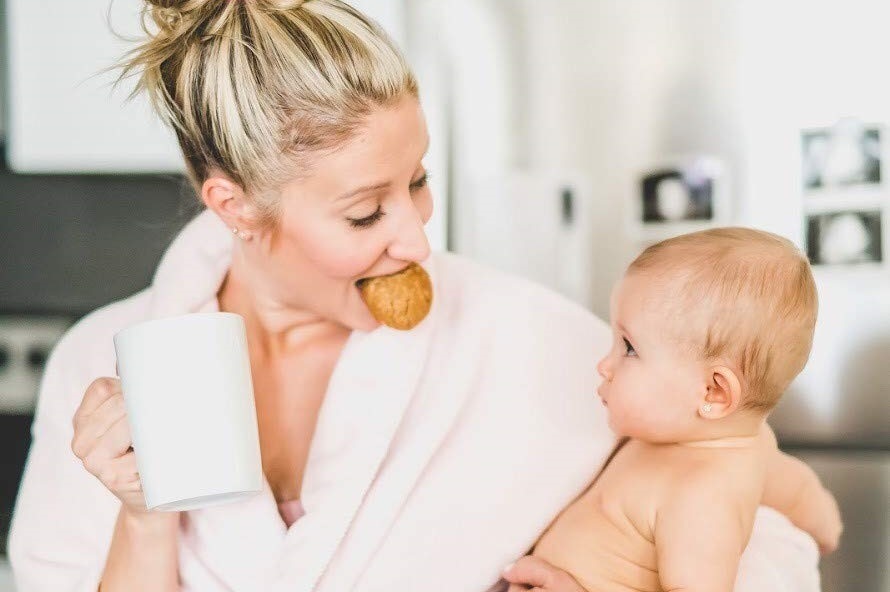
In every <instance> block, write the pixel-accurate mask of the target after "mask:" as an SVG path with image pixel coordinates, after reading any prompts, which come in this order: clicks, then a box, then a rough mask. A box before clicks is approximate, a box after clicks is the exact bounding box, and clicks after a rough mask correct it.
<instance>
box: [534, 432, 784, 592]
mask: <svg viewBox="0 0 890 592" xmlns="http://www.w3.org/2000/svg"><path fill="white" fill-rule="evenodd" d="M713 444H714V445H712V446H707V445H694V444H685V445H684V444H665V445H657V444H648V443H645V442H641V441H639V440H630V441H629V442H627V444H625V445H624V446H623V447H622V448H621V450H619V452H618V453H617V454H616V455H615V457H614V458H613V459H612V461H611V462H610V463H609V464H608V466H607V467H606V469H605V470H604V471H603V472H602V473H601V475H600V476H599V477H598V478H597V480H596V481H595V482H594V484H593V485H592V486H591V487H590V488H589V489H588V490H587V491H586V492H585V493H584V494H583V495H582V496H581V497H579V498H578V499H577V500H576V501H575V502H574V503H573V504H571V505H570V506H569V507H568V508H566V509H565V510H564V511H563V512H562V514H560V516H559V517H558V518H557V519H556V520H555V521H554V523H553V524H552V525H551V526H550V528H549V529H548V530H547V532H546V533H545V534H544V535H543V536H542V537H541V539H540V540H539V542H538V544H537V546H536V547H535V550H534V553H533V554H534V555H536V556H539V557H541V558H542V559H544V560H546V561H548V562H550V563H551V564H553V565H554V566H556V567H559V568H561V569H564V570H565V571H567V572H569V573H570V574H572V576H574V577H575V579H576V580H578V582H579V583H580V584H581V585H582V586H583V587H584V588H585V589H587V590H589V591H590V592H628V591H631V590H633V591H637V590H639V591H647V592H649V591H652V592H654V591H661V590H665V589H669V588H667V587H666V586H665V585H664V584H663V583H662V582H663V580H664V577H665V576H666V575H667V574H664V573H661V572H663V571H664V568H665V567H667V569H668V570H670V569H672V568H671V567H669V566H666V564H665V562H666V561H673V559H671V557H672V556H673V554H672V553H671V552H670V551H667V552H666V553H659V552H658V548H657V546H656V543H655V541H656V540H657V537H667V536H674V535H671V534H668V531H669V530H673V529H676V528H677V527H676V526H675V525H676V524H681V525H682V524H687V525H688V526H689V529H690V532H691V531H695V530H698V529H700V528H701V527H702V526H704V527H705V528H706V530H707V531H708V532H706V533H703V534H706V535H707V542H706V545H705V546H707V547H711V548H712V549H716V548H717V547H723V548H725V549H726V550H727V551H729V550H732V554H733V556H734V557H735V562H736V563H737V562H738V558H739V556H740V555H741V553H742V551H743V550H744V547H745V545H746V544H747V537H748V536H749V534H750V531H751V525H752V523H753V519H754V513H755V511H756V509H757V506H758V505H759V504H760V502H761V493H762V490H763V479H764V469H763V467H764V466H765V462H764V460H763V457H764V454H766V453H767V452H766V450H764V447H763V446H759V445H757V444H756V442H755V441H754V440H752V439H750V438H738V439H727V440H725V441H714V442H713ZM690 489H699V490H703V491H707V497H711V496H714V499H712V500H711V504H709V505H706V506H704V507H700V508H698V509H696V508H695V507H694V505H693V504H684V505H683V506H682V507H677V506H676V505H675V504H673V503H672V501H673V500H676V499H678V498H679V497H681V496H686V495H689V490H690ZM720 499H722V500H726V501H729V500H731V503H726V504H721V502H720ZM665 513H671V514H673V516H671V517H668V516H666V515H665ZM715 513H717V514H719V516H715V517H714V519H715V521H717V522H727V521H728V522H731V521H735V522H736V523H737V525H738V527H737V528H730V529H728V531H725V532H723V533H721V534H720V535H719V536H718V535H717V533H715V532H714V530H713V527H711V526H709V525H708V522H709V518H708V516H712V515H714V514H715ZM668 518H670V519H668ZM718 538H719V539H722V540H717V539H718ZM678 542H679V541H678ZM687 550H688V551H689V557H690V558H691V557H692V556H695V554H696V553H697V551H694V550H693V549H687ZM699 557H701V556H700V555H699ZM703 559H704V558H702V560H703ZM680 561H681V562H682V561H683V559H682V558H680ZM680 569H682V568H680ZM699 569H704V570H706V569H707V568H706V566H702V565H700V566H699ZM726 573H729V574H733V573H734V570H731V571H727V572H726ZM702 575H703V574H702ZM678 577H680V576H678ZM691 583H692V582H689V584H691ZM676 584H678V585H679V586H684V585H685V584H684V582H682V581H677V582H676ZM732 584H733V581H732V578H731V576H730V579H728V581H726V583H725V585H726V586H727V588H726V589H731V588H732Z"/></svg>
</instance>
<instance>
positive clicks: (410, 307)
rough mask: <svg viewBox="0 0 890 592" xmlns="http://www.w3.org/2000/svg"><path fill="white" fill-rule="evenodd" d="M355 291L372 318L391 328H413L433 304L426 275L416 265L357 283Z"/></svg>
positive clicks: (429, 283)
mask: <svg viewBox="0 0 890 592" xmlns="http://www.w3.org/2000/svg"><path fill="white" fill-rule="evenodd" d="M358 288H359V291H360V292H361V294H362V299H363V300H364V301H365V304H366V305H367V307H368V310H370V311H371V314H372V315H373V316H374V318H375V319H377V320H378V321H379V322H380V323H383V324H384V325H386V326H387V327H392V328H393V329H401V330H403V331H407V330H408V329H413V328H414V327H415V326H416V325H417V324H418V323H419V322H420V321H422V320H423V319H424V318H425V317H426V315H427V314H428V313H429V312H430V307H431V306H432V303H433V284H432V282H431V281H430V276H429V275H427V273H426V270H425V269H424V268H423V267H421V266H420V265H418V264H416V263H412V264H411V265H409V266H408V267H406V268H405V269H403V270H402V271H400V272H398V273H394V274H391V275H382V276H378V277H373V278H368V279H364V280H361V281H360V282H358Z"/></svg>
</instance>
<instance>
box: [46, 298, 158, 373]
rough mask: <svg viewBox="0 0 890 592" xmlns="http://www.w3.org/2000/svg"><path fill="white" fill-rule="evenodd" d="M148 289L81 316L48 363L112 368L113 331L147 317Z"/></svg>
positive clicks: (96, 368)
mask: <svg viewBox="0 0 890 592" xmlns="http://www.w3.org/2000/svg"><path fill="white" fill-rule="evenodd" d="M150 299H151V293H150V289H148V288H147V289H145V290H142V291H140V292H137V293H135V294H133V295H131V296H128V297H126V298H122V299H120V300H116V301H114V302H111V303H109V304H106V305H104V306H102V307H100V308H97V309H96V310H94V311H92V312H90V313H88V314H87V315H85V316H83V317H81V318H80V319H79V320H78V321H77V322H75V323H74V324H73V325H72V326H71V327H70V328H69V329H68V330H67V331H66V332H65V334H64V335H63V336H62V338H61V339H60V340H59V342H58V343H57V344H56V346H55V347H54V348H53V351H52V352H51V354H50V359H49V362H48V363H50V364H52V363H55V365H63V366H68V365H74V366H76V367H81V368H88V369H90V370H93V371H96V370H98V371H99V372H103V371H105V369H107V368H108V367H109V364H110V370H111V371H112V372H113V371H114V342H113V337H114V334H115V333H117V332H118V331H120V330H121V329H123V328H125V327H127V326H128V325H132V324H133V323H138V322H140V321H142V320H145V319H146V318H148V314H149V302H150Z"/></svg>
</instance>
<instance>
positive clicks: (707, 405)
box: [701, 403, 711, 415]
mask: <svg viewBox="0 0 890 592" xmlns="http://www.w3.org/2000/svg"><path fill="white" fill-rule="evenodd" d="M701 412H702V413H703V414H705V415H707V414H708V413H710V412H711V404H710V403H705V404H704V405H702V406H701Z"/></svg>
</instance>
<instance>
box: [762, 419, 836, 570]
mask: <svg viewBox="0 0 890 592" xmlns="http://www.w3.org/2000/svg"><path fill="white" fill-rule="evenodd" d="M765 427H766V430H765V431H764V433H763V436H764V443H765V445H766V446H767V447H768V448H769V450H768V452H767V459H768V460H767V471H766V483H765V484H764V488H763V500H762V502H761V503H762V504H763V505H765V506H769V507H771V508H775V509H776V510H778V511H779V512H781V513H782V514H784V515H785V516H787V517H788V519H789V520H791V522H792V523H793V524H794V525H795V526H797V527H798V528H800V529H801V530H803V531H805V532H807V533H808V534H809V535H810V536H811V537H813V538H814V539H815V540H816V543H817V544H818V545H819V550H820V551H821V552H822V553H823V554H827V553H831V552H832V551H834V550H835V549H836V548H837V545H838V540H839V539H840V536H841V531H842V530H843V525H842V523H841V514H840V511H839V510H838V507H837V502H836V501H835V499H834V496H832V495H831V493H829V492H828V490H826V489H825V488H824V487H823V486H822V483H821V482H820V481H819V477H817V476H816V473H815V472H813V469H811V468H810V467H808V466H807V465H806V464H805V463H804V462H802V461H800V460H798V459H796V458H794V457H793V456H790V455H788V454H785V453H784V452H782V451H781V450H779V449H778V446H777V444H776V437H775V434H773V431H772V429H770V427H769V426H765Z"/></svg>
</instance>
